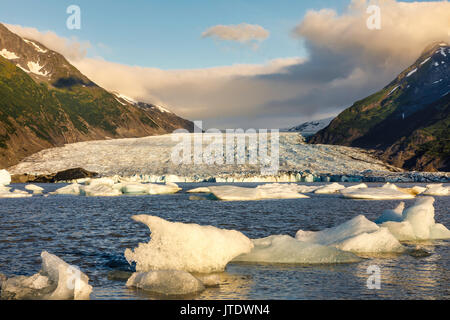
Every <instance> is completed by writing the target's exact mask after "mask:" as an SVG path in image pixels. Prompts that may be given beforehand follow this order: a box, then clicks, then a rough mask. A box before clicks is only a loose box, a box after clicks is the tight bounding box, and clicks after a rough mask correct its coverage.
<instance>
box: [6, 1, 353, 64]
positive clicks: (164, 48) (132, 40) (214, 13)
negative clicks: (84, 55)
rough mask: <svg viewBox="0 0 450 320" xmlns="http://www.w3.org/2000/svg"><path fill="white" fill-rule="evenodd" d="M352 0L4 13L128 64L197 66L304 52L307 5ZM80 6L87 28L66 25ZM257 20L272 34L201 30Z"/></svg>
mask: <svg viewBox="0 0 450 320" xmlns="http://www.w3.org/2000/svg"><path fill="white" fill-rule="evenodd" d="M348 3H349V1H344V0H328V1H326V0H319V1H299V0H296V1H293V0H279V1H273V0H258V1H254V0H246V1H244V0H214V1H211V0H189V1H186V0H169V1H162V0H160V1H155V0H151V1H148V0H146V1H144V0H135V1H106V0H95V1H92V0H90V1H85V0H78V1H73V0H72V1H61V0H43V1H39V5H38V4H37V2H36V1H35V0H15V1H2V5H1V10H0V21H2V22H5V23H9V24H19V25H22V26H28V27H34V28H37V29H38V30H40V31H47V30H51V31H54V32H56V33H57V34H58V35H60V36H64V37H69V38H70V37H77V38H78V40H82V41H89V42H90V43H91V44H92V45H93V46H94V47H93V48H92V49H91V50H90V51H89V54H90V55H91V56H94V55H98V56H102V57H103V58H105V59H106V60H108V61H114V62H118V63H123V64H128V65H140V66H145V67H158V68H162V69H192V68H204V67H213V66H222V65H230V64H236V63H264V62H266V61H268V60H270V59H275V58H282V57H295V56H304V55H305V51H304V49H303V47H302V44H301V42H300V41H299V40H298V39H294V38H292V36H291V30H292V29H293V28H294V27H295V26H296V25H297V24H298V23H299V21H301V19H302V17H303V16H304V14H305V12H306V11H307V10H308V9H315V10H318V9H321V8H333V9H336V10H337V11H338V12H340V11H341V10H343V8H345V6H346V5H347V4H348ZM71 4H76V5H78V6H80V8H81V18H82V26H81V27H82V28H81V30H69V29H67V28H66V19H67V17H68V14H67V13H66V8H67V7H68V6H69V5H71ZM243 22H246V23H249V24H258V25H261V26H262V27H264V28H265V29H266V30H268V31H269V32H270V36H269V38H268V39H267V40H266V41H263V42H262V43H261V44H260V46H259V48H258V49H256V50H254V49H251V48H250V46H248V45H244V44H239V43H232V42H229V41H217V40H214V39H211V38H202V37H201V34H202V32H204V31H205V30H206V29H207V28H209V27H211V26H214V25H218V24H223V25H233V24H239V23H243Z"/></svg>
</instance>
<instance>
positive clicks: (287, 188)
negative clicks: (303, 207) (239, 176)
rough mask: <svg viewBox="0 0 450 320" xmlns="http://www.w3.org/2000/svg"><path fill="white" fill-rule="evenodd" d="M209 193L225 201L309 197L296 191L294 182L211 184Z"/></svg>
mask: <svg viewBox="0 0 450 320" xmlns="http://www.w3.org/2000/svg"><path fill="white" fill-rule="evenodd" d="M208 189H209V190H210V191H211V193H212V194H213V195H214V196H215V197H216V198H217V199H219V200H225V201H251V200H269V199H301V198H309V197H308V196H305V195H303V194H300V193H298V191H297V185H295V184H278V183H272V184H264V185H260V186H257V187H256V188H245V187H237V186H211V187H208Z"/></svg>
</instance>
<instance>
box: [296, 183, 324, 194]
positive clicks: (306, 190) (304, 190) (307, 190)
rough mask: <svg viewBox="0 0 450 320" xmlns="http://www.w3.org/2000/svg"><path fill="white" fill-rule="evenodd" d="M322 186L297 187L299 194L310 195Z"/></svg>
mask: <svg viewBox="0 0 450 320" xmlns="http://www.w3.org/2000/svg"><path fill="white" fill-rule="evenodd" d="M320 187H321V186H305V185H298V186H297V192H300V193H310V192H314V191H316V190H317V189H319V188H320Z"/></svg>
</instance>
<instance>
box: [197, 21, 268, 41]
mask: <svg viewBox="0 0 450 320" xmlns="http://www.w3.org/2000/svg"><path fill="white" fill-rule="evenodd" d="M269 35H270V33H269V31H267V30H266V29H264V28H263V27H261V26H259V25H257V24H248V23H241V24H238V25H228V26H224V25H217V26H213V27H210V28H208V29H207V30H206V31H205V32H203V34H202V37H203V38H208V37H211V38H216V39H219V40H227V41H236V42H240V43H249V42H251V41H263V40H265V39H267V38H268V37H269Z"/></svg>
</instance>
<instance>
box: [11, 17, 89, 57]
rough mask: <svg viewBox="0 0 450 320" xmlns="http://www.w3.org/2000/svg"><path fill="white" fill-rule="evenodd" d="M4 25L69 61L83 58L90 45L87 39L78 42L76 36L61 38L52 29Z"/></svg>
mask: <svg viewBox="0 0 450 320" xmlns="http://www.w3.org/2000/svg"><path fill="white" fill-rule="evenodd" d="M5 26H6V27H7V28H8V29H9V30H10V31H11V32H14V33H15V34H17V35H19V36H21V37H22V38H27V39H31V40H36V41H38V42H40V43H42V44H43V45H45V46H46V47H47V48H49V49H50V50H53V51H56V52H59V53H61V54H62V55H63V56H64V57H66V58H67V59H68V60H71V61H78V60H81V59H83V58H84V57H86V54H87V51H88V49H89V48H91V47H92V45H91V44H90V43H89V42H88V41H83V42H80V41H78V40H77V39H76V38H72V39H67V38H63V37H60V36H58V35H57V34H56V33H54V32H52V31H46V32H41V31H39V30H37V29H35V28H28V27H22V26H20V25H11V24H5Z"/></svg>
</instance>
